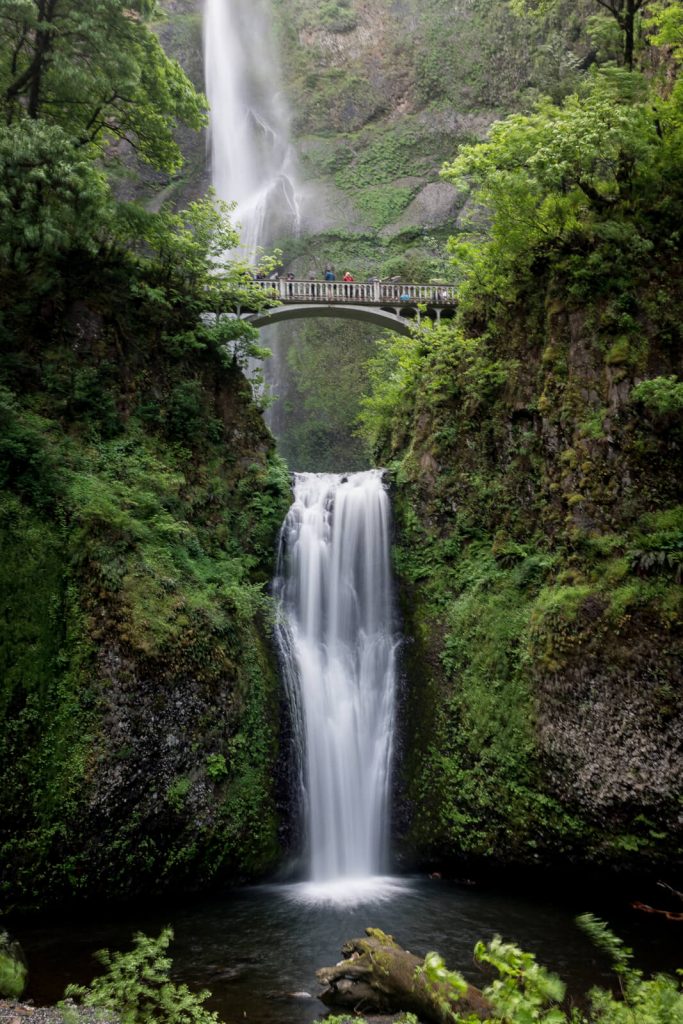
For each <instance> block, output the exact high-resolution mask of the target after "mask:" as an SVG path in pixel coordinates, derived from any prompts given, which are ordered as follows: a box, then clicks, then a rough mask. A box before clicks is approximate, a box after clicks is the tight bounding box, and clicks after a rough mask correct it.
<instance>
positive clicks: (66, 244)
mask: <svg viewBox="0 0 683 1024" xmlns="http://www.w3.org/2000/svg"><path fill="white" fill-rule="evenodd" d="M133 9H134V10H133ZM132 12H133V13H132ZM154 13H155V12H154V4H153V3H147V2H142V0H141V2H140V3H138V4H131V3H130V2H128V0H127V2H126V3H123V2H121V0H105V2H101V0H92V2H86V3H84V2H83V0H78V2H77V3H76V2H74V0H51V2H50V3H47V4H46V3H44V2H43V0H36V2H35V3H16V4H9V5H8V6H7V5H6V7H5V8H4V9H3V17H2V19H1V20H0V105H1V106H2V119H3V122H4V128H3V131H2V134H1V135H0V338H1V340H2V353H1V356H0V424H1V429H0V483H1V484H2V498H1V499H0V535H1V537H2V551H3V558H2V563H1V565H0V594H1V595H2V598H1V599H0V600H1V605H2V614H1V615H0V651H1V654H0V658H1V663H0V677H1V678H2V690H1V694H0V714H1V716H2V728H0V766H1V767H0V822H1V826H0V827H1V832H0V877H1V878H2V883H1V885H0V899H1V900H2V904H3V909H7V908H8V907H11V906H13V905H14V906H22V907H32V906H39V905H44V904H46V903H49V902H55V901H56V900H58V899H66V898H73V897H78V896H92V895H93V894H95V893H97V894H100V895H104V896H108V897H113V896H118V897H121V896H129V895H131V894H132V893H140V892H145V893H149V892H152V891H156V890H160V889H162V888H164V887H167V886H168V885H170V884H171V883H175V884H182V885H186V886H198V885H200V884H206V883H207V882H209V881H210V880H212V879H213V878H215V877H216V876H218V875H220V874H221V873H223V874H225V873H227V874H228V875H229V876H230V877H231V878H236V877H246V876H249V875H251V874H253V873H255V872H259V871H262V870H263V869H265V868H266V867H267V866H268V865H270V864H272V863H273V862H274V860H275V858H276V856H277V853H278V838H277V828H278V818H277V810H276V794H275V792H274V781H273V775H274V772H273V765H274V763H275V760H276V756H277V730H278V715H279V707H278V700H279V698H278V692H277V681H276V678H275V675H274V671H273V666H272V658H271V655H270V652H269V650H268V644H267V636H268V622H269V617H270V610H269V605H268V599H267V597H266V595H265V591H264V586H265V583H266V582H267V580H268V578H269V575H270V567H271V560H272V550H273V544H274V539H275V535H276V531H277V528H278V526H279V523H280V521H281V519H282V516H283V514H284V510H285V509H286V507H287V505H288V481H287V475H286V472H285V468H284V465H283V463H282V462H281V460H280V459H279V458H278V457H277V456H276V454H275V452H274V448H273V442H272V439H271V437H270V435H269V434H268V432H267V430H266V429H265V428H264V426H263V422H262V417H261V414H260V411H259V410H258V408H257V407H256V406H255V405H254V402H253V400H252V395H251V388H250V387H249V385H248V384H247V382H246V381H245V378H244V376H243V374H242V370H241V364H242V363H243V361H244V360H245V359H246V358H247V356H249V355H257V354H258V353H259V350H258V349H257V348H256V346H255V332H254V331H253V329H252V328H250V327H248V326H247V325H245V324H243V323H241V322H240V321H237V320H234V319H230V318H229V317H227V316H226V314H227V313H229V312H230V311H231V310H232V309H233V308H234V305H235V303H236V302H237V301H239V300H240V299H241V300H246V299H249V300H250V301H252V302H256V303H258V301H259V298H258V296H252V295H251V294H250V288H251V286H250V283H249V281H250V278H249V276H248V275H246V274H245V272H244V270H243V269H242V268H241V267H239V266H238V265H228V266H226V267H225V268H224V269H223V270H222V271H221V273H217V272H216V258H217V257H218V255H220V254H221V253H223V252H224V251H225V250H226V249H227V248H231V247H233V246H234V245H235V243H236V235H235V232H234V231H233V229H232V228H231V226H230V223H229V212H230V211H229V209H227V208H226V207H221V206H220V204H218V205H217V204H215V203H214V202H213V201H212V200H211V198H208V199H205V200H200V201H196V202H194V203H191V204H190V205H189V206H188V208H187V209H186V210H184V211H183V212H181V213H172V212H170V210H169V209H168V207H164V208H163V209H162V210H161V212H158V213H153V212H149V211H148V210H147V211H145V210H144V209H142V208H141V207H140V206H139V205H137V204H135V203H131V202H125V201H122V200H121V199H120V198H119V199H116V198H115V195H114V192H113V190H112V180H115V179H116V175H115V174H113V173H108V172H109V171H111V169H112V168H115V166H116V164H115V161H116V157H117V151H118V147H119V146H123V147H124V148H125V150H126V152H129V153H130V152H131V151H132V152H135V153H136V154H137V156H138V158H139V159H141V160H143V161H145V162H146V163H147V164H149V166H151V167H152V168H155V169H158V170H159V171H161V172H165V173H168V172H172V171H174V170H175V169H177V168H178V167H179V166H180V151H179V149H178V146H177V143H176V139H175V125H176V122H177V120H180V121H181V122H183V123H184V124H185V125H186V126H187V128H188V130H189V129H198V128H200V127H201V126H202V124H203V123H204V118H205V114H204V102H203V100H202V98H201V96H200V95H199V94H198V93H197V92H196V91H195V90H194V88H193V87H192V85H191V84H190V82H189V80H188V78H187V77H186V76H185V74H184V73H183V72H182V71H181V69H180V66H179V65H178V64H177V63H176V62H175V61H173V60H171V59H170V58H168V57H167V56H166V54H165V53H164V51H163V50H162V48H161V46H160V44H159V42H158V40H157V38H156V36H155V35H154V34H153V33H152V32H151V31H150V28H149V25H148V19H149V18H150V17H152V16H153V15H154ZM126 159H129V157H127V158H126Z"/></svg>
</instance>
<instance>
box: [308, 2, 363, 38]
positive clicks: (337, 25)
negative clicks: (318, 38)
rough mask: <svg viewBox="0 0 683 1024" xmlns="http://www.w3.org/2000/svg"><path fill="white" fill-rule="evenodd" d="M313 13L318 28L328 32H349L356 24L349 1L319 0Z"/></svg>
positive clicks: (356, 20) (354, 14)
mask: <svg viewBox="0 0 683 1024" xmlns="http://www.w3.org/2000/svg"><path fill="white" fill-rule="evenodd" d="M315 12H316V16H317V19H318V23H319V24H320V26H321V27H322V28H325V29H327V30H328V31H329V32H350V31H351V30H352V29H354V28H355V27H356V25H357V24H358V19H357V17H356V13H355V11H354V10H353V7H352V6H351V3H350V0H321V2H320V3H319V4H316V7H315Z"/></svg>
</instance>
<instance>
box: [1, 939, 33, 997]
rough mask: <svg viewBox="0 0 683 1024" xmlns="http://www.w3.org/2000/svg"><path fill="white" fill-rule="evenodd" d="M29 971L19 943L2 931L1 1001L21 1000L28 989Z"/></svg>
mask: <svg viewBox="0 0 683 1024" xmlns="http://www.w3.org/2000/svg"><path fill="white" fill-rule="evenodd" d="M27 978H28V970H27V968H26V964H25V963H24V962H23V959H22V954H21V952H20V949H19V945H18V943H15V942H12V940H11V939H10V937H9V935H8V934H7V932H5V931H3V930H2V929H0V999H20V998H21V996H22V994H23V992H24V989H25V988H26V980H27Z"/></svg>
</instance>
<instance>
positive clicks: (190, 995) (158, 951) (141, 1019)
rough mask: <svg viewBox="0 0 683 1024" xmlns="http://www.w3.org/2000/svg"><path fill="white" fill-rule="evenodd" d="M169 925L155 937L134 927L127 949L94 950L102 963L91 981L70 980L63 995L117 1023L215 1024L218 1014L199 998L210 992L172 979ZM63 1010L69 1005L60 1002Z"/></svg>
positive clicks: (202, 998)
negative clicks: (73, 982)
mask: <svg viewBox="0 0 683 1024" xmlns="http://www.w3.org/2000/svg"><path fill="white" fill-rule="evenodd" d="M172 939H173V931H172V929H171V928H164V930H163V931H162V932H161V934H160V935H159V937H158V938H157V939H152V938H150V937H149V936H146V935H143V934H141V933H138V934H137V935H135V937H134V945H133V949H132V950H129V952H127V953H110V952H109V951H108V950H106V949H102V950H100V951H99V953H97V954H96V956H97V959H98V961H99V962H100V964H101V965H102V966H103V967H104V968H106V970H105V973H104V974H101V975H98V976H97V977H96V978H95V979H94V980H93V981H92V982H91V984H90V985H88V986H83V985H69V986H68V987H67V989H66V995H67V997H68V998H70V999H75V1000H78V1002H79V1003H80V1005H81V1006H87V1007H92V1008H94V1009H95V1010H98V1011H100V1012H101V1011H105V1012H109V1013H112V1014H115V1015H116V1019H117V1020H120V1021H121V1024H149V1021H150V1020H155V1021H159V1022H160V1024H218V1016H217V1014H215V1013H213V1012H211V1011H209V1010H207V1009H206V1008H205V1007H204V1005H203V1004H204V1003H205V1002H206V1000H207V999H208V998H209V995H210V993H209V992H199V993H196V994H195V993H194V992H191V991H190V989H189V988H188V987H187V985H178V984H176V983H175V982H173V981H172V980H171V977H170V971H171V967H172V961H171V959H170V957H168V956H167V955H166V950H167V949H168V947H169V945H170V944H171V941H172ZM62 1007H63V1012H65V1013H66V1014H67V1015H68V1012H69V1011H68V1007H64V1004H62Z"/></svg>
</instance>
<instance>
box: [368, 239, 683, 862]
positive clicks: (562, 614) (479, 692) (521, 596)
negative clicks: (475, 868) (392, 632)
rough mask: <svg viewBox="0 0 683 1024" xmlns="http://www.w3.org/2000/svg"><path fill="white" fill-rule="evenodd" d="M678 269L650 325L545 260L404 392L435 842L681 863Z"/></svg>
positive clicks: (643, 304)
mask: <svg viewBox="0 0 683 1024" xmlns="http://www.w3.org/2000/svg"><path fill="white" fill-rule="evenodd" d="M669 270H670V268H669V267H668V266H667V260H666V257H664V256H662V257H661V259H660V258H657V259H654V260H653V261H652V262H651V263H650V265H649V266H648V268H647V269H646V270H645V269H643V271H642V273H641V282H640V290H639V293H638V296H637V299H635V301H634V304H633V306H632V307H631V309H632V313H633V317H634V320H633V323H632V324H631V328H630V335H629V336H626V335H623V334H620V329H621V328H620V327H619V326H618V325H619V324H621V326H622V327H623V324H624V320H623V317H622V318H621V320H620V319H619V317H618V316H617V317H616V318H615V312H616V310H617V308H619V306H620V303H621V304H623V301H624V300H623V296H622V297H621V299H617V298H616V296H613V297H612V298H606V297H605V296H604V295H603V296H602V297H595V298H594V299H593V300H591V299H586V301H585V302H584V303H583V304H582V305H580V306H576V305H575V304H574V303H572V301H571V300H570V299H569V298H568V297H566V296H565V295H564V293H563V285H562V281H561V280H558V279H555V280H550V279H549V278H547V277H546V278H545V279H543V278H542V277H540V276H539V281H538V284H539V292H538V294H536V295H531V294H529V293H526V294H525V295H524V296H521V297H520V299H519V301H518V303H517V304H515V306H514V308H508V309H507V310H506V311H505V312H502V311H500V312H499V313H498V314H497V315H494V316H493V317H492V318H491V319H488V322H487V323H486V326H484V324H483V323H482V322H477V321H476V317H475V318H474V319H473V320H472V322H470V323H469V324H468V325H466V332H465V333H466V336H467V337H468V338H469V340H468V341H467V342H465V341H464V340H462V335H461V340H460V341H457V340H452V341H451V342H450V347H449V348H447V349H446V351H445V352H444V350H441V353H440V355H436V354H434V355H432V356H431V357H430V355H429V354H427V355H426V356H425V362H424V369H423V382H422V384H418V385H417V386H416V389H415V390H413V391H411V393H410V395H409V396H408V397H407V399H406V402H407V405H406V410H405V412H406V418H405V421H404V422H405V424H406V426H404V427H403V428H397V432H396V433H395V435H394V437H393V439H392V441H391V446H390V449H386V450H385V457H390V456H391V455H393V457H394V459H396V458H397V456H398V459H397V461H396V462H395V463H394V472H395V477H396V508H397V517H398V531H399V538H398V548H397V564H398V569H399V573H400V575H401V577H402V580H403V585H404V588H405V595H406V597H405V615H406V620H407V624H408V632H409V633H410V634H412V636H413V637H414V641H413V643H412V644H411V645H409V646H408V649H407V662H408V670H409V673H408V674H409V679H410V693H409V696H408V700H407V706H406V710H405V719H406V723H407V724H406V728H407V732H408V738H407V743H406V747H407V757H406V763H405V768H404V771H405V787H406V793H407V802H408V807H407V816H408V818H409V819H410V821H411V824H410V826H409V829H408V836H407V849H408V850H410V851H412V854H413V855H415V854H417V855H418V856H419V857H420V858H424V857H425V856H427V857H432V858H437V859H439V858H441V859H443V860H452V861H457V860H459V859H460V860H462V859H464V860H468V861H470V862H471V861H472V860H473V859H474V860H477V859H478V858H493V859H495V860H497V861H499V862H501V863H507V864H520V863H527V864H534V863H543V864H548V863H553V862H557V861H562V862H565V863H566V861H567V859H569V860H570V861H573V862H574V863H580V864H583V865H586V864H592V865H602V866H606V865H610V866H619V867H620V868H622V869H623V868H624V867H627V866H630V867H637V868H638V869H639V870H645V871H661V870H666V869H667V868H668V869H670V870H673V869H674V868H673V866H674V865H676V864H678V863H679V862H680V856H681V839H682V825H683V822H682V820H681V816H680V806H679V803H678V800H679V788H680V778H681V769H682V768H683V762H682V761H681V750H680V743H679V741H678V739H677V737H678V736H679V735H680V732H681V728H682V726H683V719H682V717H681V715H682V710H681V709H682V702H681V692H680V679H681V663H682V660H683V643H682V637H681V632H680V622H681V615H680V612H681V592H680V572H681V567H680V537H681V525H682V524H681V510H680V506H679V505H677V504H676V502H677V501H678V495H677V491H678V482H677V481H678V468H677V467H678V465H679V463H680V451H681V441H682V438H681V433H680V423H679V421H678V419H677V417H676V416H675V415H672V414H671V413H669V412H667V411H666V410H665V408H664V406H663V405H662V404H661V403H660V404H659V405H657V403H656V402H654V403H653V402H652V400H651V399H649V398H648V395H647V393H646V392H642V391H640V390H639V388H638V382H639V381H641V380H642V379H643V378H645V377H648V378H649V377H652V376H656V375H657V374H661V375H663V376H662V377H660V378H659V379H660V380H664V381H666V380H667V379H668V377H667V375H668V374H671V373H675V372H677V373H679V374H680V372H681V365H680V348H679V343H678V341H677V328H676V327H675V326H674V325H675V323H676V318H677V312H676V311H677V309H678V308H679V306H678V303H679V302H680V296H679V295H678V285H677V272H676V271H674V272H673V274H672V275H671V276H670V275H669ZM648 275H651V276H650V277H649V283H648ZM658 289H661V291H659V292H658ZM665 294H666V300H664V295H665ZM677 295H678V298H677ZM660 299H661V300H662V303H663V304H662V306H660V305H659V300H660ZM657 311H659V312H658V315H656V314H657ZM434 349H435V352H436V351H438V349H439V346H438V344H435V346H434ZM435 380H438V384H435ZM413 403H414V405H413ZM648 403H650V404H648ZM411 407H412V408H411ZM399 418H400V417H399ZM426 695H428V698H426ZM404 811H405V809H404Z"/></svg>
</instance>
